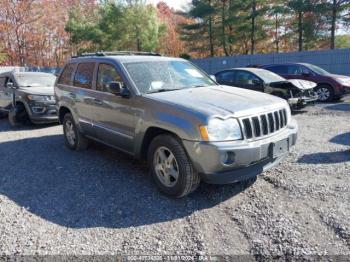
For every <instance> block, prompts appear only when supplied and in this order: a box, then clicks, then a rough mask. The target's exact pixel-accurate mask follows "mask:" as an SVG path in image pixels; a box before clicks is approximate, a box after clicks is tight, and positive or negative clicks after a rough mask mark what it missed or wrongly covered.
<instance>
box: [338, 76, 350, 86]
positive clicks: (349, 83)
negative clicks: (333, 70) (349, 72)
mask: <svg viewBox="0 0 350 262" xmlns="http://www.w3.org/2000/svg"><path fill="white" fill-rule="evenodd" d="M336 81H337V82H338V83H339V84H341V85H350V81H349V80H348V79H343V78H336Z"/></svg>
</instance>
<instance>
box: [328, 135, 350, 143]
mask: <svg viewBox="0 0 350 262" xmlns="http://www.w3.org/2000/svg"><path fill="white" fill-rule="evenodd" d="M330 142H331V143H334V144H339V145H345V146H350V132H349V133H344V134H341V135H337V136H335V137H333V138H332V139H331V140H330Z"/></svg>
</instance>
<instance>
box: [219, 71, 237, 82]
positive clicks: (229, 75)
mask: <svg viewBox="0 0 350 262" xmlns="http://www.w3.org/2000/svg"><path fill="white" fill-rule="evenodd" d="M217 80H218V82H219V83H232V84H233V83H234V81H235V72H232V71H226V72H222V73H220V74H218V75H217Z"/></svg>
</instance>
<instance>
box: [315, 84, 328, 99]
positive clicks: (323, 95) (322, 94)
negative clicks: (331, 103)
mask: <svg viewBox="0 0 350 262" xmlns="http://www.w3.org/2000/svg"><path fill="white" fill-rule="evenodd" d="M317 95H318V98H319V99H320V100H321V101H326V100H327V99H328V98H329V97H330V95H331V93H330V91H329V90H328V88H325V87H323V88H320V89H318V90H317Z"/></svg>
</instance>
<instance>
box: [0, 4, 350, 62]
mask: <svg viewBox="0 0 350 262" xmlns="http://www.w3.org/2000/svg"><path fill="white" fill-rule="evenodd" d="M349 26H350V0H286V1H282V0H193V1H192V3H191V4H190V5H189V6H188V8H187V10H186V11H176V10H173V9H171V8H169V6H167V5H166V3H164V2H160V3H159V4H158V5H157V6H156V7H155V6H153V5H149V4H147V3H146V1H144V0H100V1H96V0H59V1H58V0H0V64H2V65H19V66H25V65H35V66H49V67H50V66H51V67H60V66H62V65H63V64H64V62H65V61H66V59H67V58H68V57H69V56H71V55H73V54H76V53H82V52H87V51H98V50H139V51H156V52H160V53H162V54H165V55H170V56H181V57H184V58H204V57H214V56H230V55H238V54H256V53H259V54H265V53H278V52H291V51H303V50H324V49H334V48H349V47H350V35H347V34H345V33H346V32H347V30H348V29H349ZM337 30H338V32H339V31H340V32H342V33H343V34H342V35H336V32H337Z"/></svg>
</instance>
